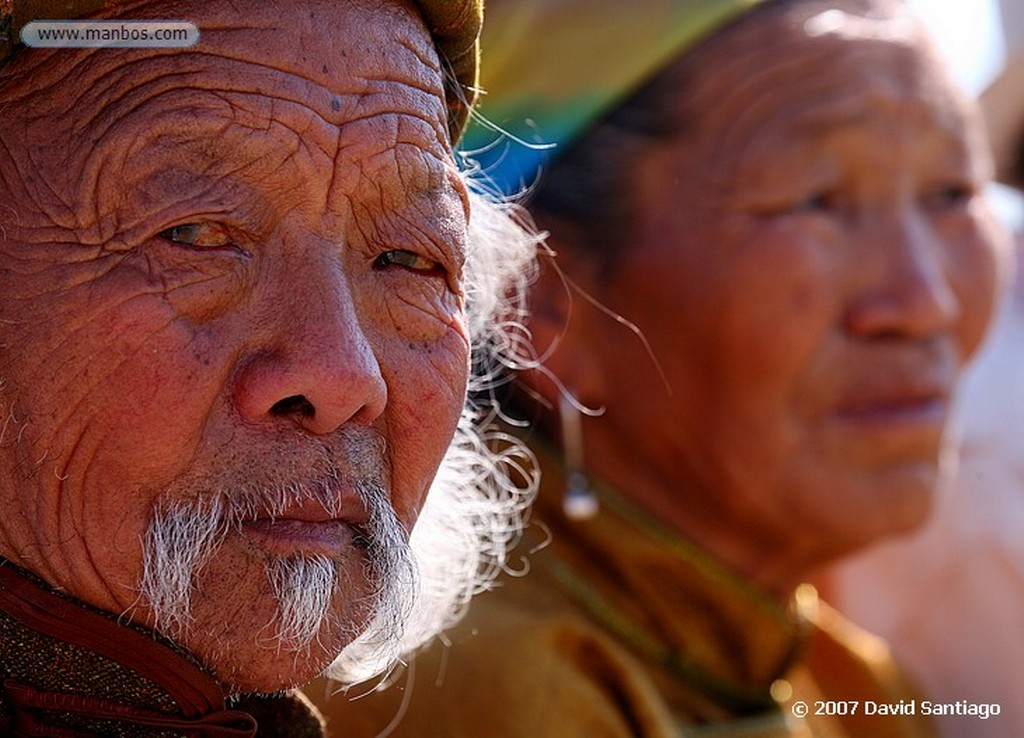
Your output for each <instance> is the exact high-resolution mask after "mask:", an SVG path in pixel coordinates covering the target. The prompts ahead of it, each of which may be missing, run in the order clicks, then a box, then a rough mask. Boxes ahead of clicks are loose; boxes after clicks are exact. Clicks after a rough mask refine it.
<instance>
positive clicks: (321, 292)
mask: <svg viewBox="0 0 1024 738" xmlns="http://www.w3.org/2000/svg"><path fill="white" fill-rule="evenodd" d="M326 271H327V274H325V273H324V272H323V271H318V272H317V274H315V275H312V276H311V278H310V279H309V280H301V279H297V280H296V284H292V285H291V286H290V288H286V289H283V290H282V291H283V292H285V293H286V294H287V293H290V294H287V297H284V298H280V299H275V300H273V302H274V303H276V304H275V305H274V306H273V307H272V308H271V309H270V310H263V311H261V313H262V314H263V315H266V316H267V322H269V324H270V326H271V327H270V330H267V331H263V330H261V331H260V333H261V335H265V336H267V339H266V340H265V341H264V342H263V344H262V345H261V346H260V347H259V348H257V349H255V350H254V351H253V352H252V353H251V354H250V355H249V356H248V357H246V359H244V360H243V363H242V368H241V369H240V370H239V372H238V374H237V375H236V380H235V385H234V394H235V402H236V405H237V408H238V411H239V412H240V414H241V415H242V417H243V419H245V420H247V421H249V422H252V423H274V422H281V421H287V422H294V423H297V424H298V425H299V426H300V427H302V428H304V429H306V430H308V431H309V432H311V433H315V434H326V433H330V432H332V431H334V430H336V429H337V428H339V427H340V426H342V425H344V424H345V423H358V424H362V425H368V424H370V423H372V422H373V421H374V420H375V419H376V418H377V417H378V416H379V415H380V414H381V413H382V412H383V411H384V406H385V405H386V403H387V386H386V384H385V383H384V378H383V376H382V374H381V370H380V365H379V364H378V362H377V357H376V356H375V354H374V351H373V348H372V346H371V345H370V342H369V340H368V339H367V336H366V334H365V333H364V330H363V327H362V325H361V324H360V321H359V318H358V316H357V311H356V309H355V305H354V303H353V300H352V297H351V290H350V288H349V286H348V283H347V280H346V279H345V278H344V275H343V274H339V273H334V275H333V276H330V272H331V271H332V270H330V269H328V270H326ZM299 285H301V286H299ZM276 294H277V295H279V296H280V295H281V292H277V293H276Z"/></svg>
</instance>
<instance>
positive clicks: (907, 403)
mask: <svg viewBox="0 0 1024 738" xmlns="http://www.w3.org/2000/svg"><path fill="white" fill-rule="evenodd" d="M949 412H950V389H949V387H948V385H946V383H943V382H939V381H935V380H933V379H931V378H920V379H909V380H907V379H905V380H904V381H901V382H898V383H892V384H889V385H884V384H882V385H878V386H874V387H865V388H862V389H860V390H858V391H856V392H853V393H850V394H849V395H847V397H845V398H844V399H843V400H842V401H841V402H840V403H839V405H838V407H837V409H836V412H835V416H834V417H835V418H836V419H837V420H838V421H839V422H840V423H841V424H843V425H844V426H846V427H853V428H856V429H858V430H863V431H876V432H888V433H901V434H902V433H907V434H917V433H928V434H932V435H934V434H939V433H941V432H942V431H943V429H944V428H945V426H946V422H947V420H948V419H949Z"/></svg>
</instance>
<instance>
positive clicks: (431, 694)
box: [327, 0, 1001, 738]
mask: <svg viewBox="0 0 1024 738" xmlns="http://www.w3.org/2000/svg"><path fill="white" fill-rule="evenodd" d="M488 13H489V16H488V24H487V29H489V31H488V30H485V36H486V37H485V39H484V44H485V48H486V52H485V54H486V55H485V58H486V59H487V62H486V64H485V66H484V68H483V70H482V74H483V84H484V88H485V89H486V90H487V95H486V97H485V102H484V104H483V113H484V115H486V116H488V117H489V119H490V120H491V121H493V122H494V123H495V124H496V125H497V126H499V127H501V128H503V129H506V130H508V131H510V133H511V138H508V137H502V136H500V135H499V134H497V133H495V132H494V131H493V130H484V129H478V130H477V135H476V137H475V138H471V139H470V140H469V142H468V146H470V147H473V146H475V147H476V148H475V153H476V154H477V155H478V156H480V157H481V159H482V160H483V161H485V165H484V172H485V173H486V174H488V175H490V176H491V177H492V178H493V179H494V181H495V182H496V183H498V184H499V185H500V186H502V187H503V188H505V189H507V190H511V191H516V190H519V189H521V188H523V187H524V186H525V187H526V188H528V196H527V200H526V202H527V205H528V206H529V208H530V210H531V212H532V213H533V215H534V216H535V218H536V220H537V223H538V225H539V226H540V227H541V228H543V229H545V230H548V231H549V232H550V239H549V244H550V246H551V248H552V250H553V251H554V253H555V259H554V260H553V261H552V262H551V263H549V264H548V265H547V268H546V269H545V270H543V272H542V274H541V276H540V279H539V281H538V283H537V284H536V285H535V288H534V290H533V293H532V296H531V313H532V314H531V318H530V323H529V328H530V330H531V331H532V334H533V337H534V340H535V342H536V346H537V349H538V352H539V355H540V358H541V359H542V361H543V368H542V369H541V370H536V371H531V372H525V373H523V374H522V375H521V376H520V378H519V381H518V382H517V385H516V388H515V391H516V398H515V400H516V402H515V405H516V406H517V407H518V410H519V415H518V417H519V418H524V419H525V420H526V421H527V422H528V424H529V427H530V428H533V429H535V430H531V431H528V437H527V438H528V441H529V442H530V443H531V445H532V446H533V447H534V448H535V449H536V451H537V454H538V457H539V460H540V465H541V469H542V483H541V484H542V489H541V492H540V496H539V501H538V503H537V507H536V509H535V514H534V525H533V533H534V538H533V541H532V542H533V543H534V545H535V551H534V552H533V553H532V554H531V555H530V556H529V559H528V563H529V571H528V572H526V575H525V576H523V577H521V578H518V579H513V580H509V581H507V582H506V586H505V587H504V588H502V589H501V590H500V591H499V592H497V593H495V594H492V595H487V596H485V597H484V598H482V599H481V601H479V602H477V603H476V604H474V606H473V608H472V610H471V612H470V614H469V616H468V621H467V622H466V623H465V624H464V626H461V627H460V628H458V629H457V630H456V631H454V632H453V633H452V635H451V636H450V646H448V647H442V648H435V649H433V650H431V651H429V652H426V653H425V654H423V655H422V656H421V657H420V658H418V659H417V660H416V661H414V662H413V663H412V664H411V665H410V667H409V669H408V670H407V671H405V672H404V673H399V674H396V675H395V677H394V679H393V682H394V683H395V684H394V686H393V687H392V688H391V689H390V690H384V691H381V692H373V693H370V694H368V695H365V696H364V697H363V698H362V699H358V700H356V701H354V702H351V703H349V702H346V701H345V700H344V699H335V701H333V702H331V703H329V704H328V705H327V710H328V712H329V713H330V714H331V718H332V720H333V724H334V725H336V726H338V727H339V729H340V728H342V727H343V729H344V731H345V735H346V736H371V735H389V734H393V735H398V736H488V738H511V737H513V736H515V737H517V738H518V737H522V738H527V737H529V738H544V737H545V736H551V737H556V736H557V738H583V737H584V736H586V737H587V738H591V737H593V736H613V737H620V736H621V737H623V738H624V737H625V736H648V737H653V736H658V737H661V738H668V737H669V736H678V735H712V734H713V735H716V736H740V735H743V736H762V737H768V736H794V737H795V736H830V737H831V738H836V737H842V736H857V737H861V736H872V737H873V738H883V737H886V736H893V737H895V736H905V737H909V736H923V735H929V734H930V728H929V725H928V720H927V717H926V716H925V715H922V714H921V711H920V710H918V711H917V714H914V715H908V714H896V715H889V716H886V715H882V714H877V713H878V712H879V711H877V710H876V711H875V713H876V714H865V713H866V712H867V711H866V709H865V705H866V704H867V701H871V702H873V703H874V704H876V705H879V704H881V705H885V706H887V707H889V706H894V707H889V709H888V710H886V711H893V712H900V710H901V706H906V705H909V704H910V703H909V700H912V699H913V698H914V697H915V696H916V693H915V692H914V691H913V690H912V689H911V688H910V686H909V685H908V683H907V682H906V681H905V680H904V678H903V676H902V674H901V672H900V671H899V669H898V668H897V667H896V665H895V664H894V662H893V660H892V659H891V657H890V655H889V651H888V649H887V647H886V645H885V643H884V642H882V641H881V640H880V639H877V638H875V637H873V636H871V635H868V634H867V633H865V632H864V631H862V630H860V629H859V628H857V627H855V626H854V625H852V624H851V623H849V622H847V621H846V620H845V619H844V618H842V617H841V616H839V615H838V613H836V612H835V611H834V610H832V609H831V608H829V607H828V606H827V605H825V604H824V603H822V602H820V601H819V599H818V597H817V594H816V592H815V590H814V588H813V587H810V586H809V585H807V584H805V582H806V581H807V580H808V579H809V578H810V577H811V576H812V575H813V574H814V573H816V572H817V570H819V569H820V568H821V567H823V566H825V565H827V564H831V563H832V562H834V561H835V560H837V559H839V558H841V557H843V556H846V555H848V554H850V553H851V552H854V551H857V550H860V549H862V548H863V547H865V546H867V545H869V544H872V543H874V542H876V541H878V540H880V539H884V538H886V537H888V536H892V535H895V534H897V533H901V532H905V531H907V530H911V529H914V528H915V527H917V526H918V525H920V524H921V523H922V522H923V521H924V520H925V518H926V517H927V515H928V512H929V511H930V509H931V506H932V502H933V496H934V489H935V487H936V483H937V482H938V480H939V479H940V478H941V477H942V476H943V474H944V473H945V462H946V461H947V460H948V458H949V454H948V453H947V451H948V450H949V448H948V444H947V440H948V439H947V438H946V435H945V428H946V421H947V419H948V413H949V406H950V402H951V393H952V391H953V387H954V385H955V384H956V381H957V379H958V377H959V375H960V372H961V369H962V367H963V366H964V364H965V362H966V361H967V359H968V358H969V357H970V356H972V355H973V353H974V352H975V350H976V348H977V347H978V345H979V344H980V342H981V340H982V336H983V334H984V332H985V330H986V328H987V325H988V322H989V318H990V316H991V313H992V308H993V304H994V300H995V295H996V283H997V281H998V277H999V274H1000V269H1001V264H1000V260H999V250H1000V249H999V246H1000V244H1001V242H1000V240H999V236H1000V234H999V231H998V228H997V227H996V224H995V221H994V218H992V216H991V214H990V213H989V211H988V208H987V203H986V202H985V201H984V199H983V198H982V197H981V196H980V192H981V191H982V189H983V188H984V186H985V183H986V181H987V176H988V172H989V168H990V162H989V158H988V152H987V149H986V147H985V145H984V136H983V135H982V130H981V123H980V119H979V117H978V114H977V110H976V108H975V106H974V105H973V103H972V102H971V101H970V100H969V99H968V98H967V97H966V96H965V95H963V94H962V93H961V92H960V91H959V90H958V89H956V87H955V85H954V84H953V82H952V81H951V79H950V78H949V76H948V73H947V71H946V70H945V68H944V67H943V65H942V62H941V60H940V58H939V56H938V53H937V52H936V51H935V49H934V48H933V46H932V45H931V44H930V42H929V40H928V39H927V38H926V36H925V35H924V33H923V31H922V28H921V26H920V25H919V24H918V23H917V22H916V21H915V20H914V18H912V17H911V16H910V15H909V14H908V11H907V9H906V7H905V6H904V4H903V3H901V2H893V1H891V0H769V1H768V2H765V3H760V4H759V3H754V2H742V1H740V0H731V1H729V0H690V1H688V2H683V1H676V2H672V1H665V0H646V1H645V2H643V3H623V2H620V1H619V0H606V1H605V2H594V1H593V0H591V1H589V2H584V1H583V0H491V1H490V2H489V3H488ZM487 34H489V36H487ZM536 142H540V144H541V145H531V144H534V143H536ZM545 142H555V143H557V146H556V147H550V146H545V145H543V144H544V143H545ZM854 705H856V707H854ZM853 713H856V714H853ZM708 731H712V732H708Z"/></svg>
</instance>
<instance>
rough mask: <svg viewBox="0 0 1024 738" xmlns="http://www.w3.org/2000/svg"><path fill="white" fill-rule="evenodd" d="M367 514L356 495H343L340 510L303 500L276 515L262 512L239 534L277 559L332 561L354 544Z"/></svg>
mask: <svg viewBox="0 0 1024 738" xmlns="http://www.w3.org/2000/svg"><path fill="white" fill-rule="evenodd" d="M368 517H369V512H368V510H367V508H366V506H365V505H364V504H363V501H362V499H361V498H360V497H359V496H358V495H356V494H345V495H344V496H343V497H342V502H341V505H340V509H337V510H328V509H327V507H325V506H324V504H322V503H321V502H319V501H317V500H312V499H303V500H302V501H300V502H296V503H295V504H294V505H290V506H289V507H287V508H286V509H285V510H283V511H280V512H275V513H271V512H266V513H262V514H260V515H259V517H257V518H256V519H255V520H251V521H247V522H243V523H242V525H241V529H242V533H243V534H245V535H246V536H247V537H249V538H250V539H251V540H252V541H253V542H254V543H256V544H257V545H258V546H259V548H261V549H263V550H266V551H268V552H270V553H272V554H275V555H280V556H294V555H296V554H303V555H321V556H328V557H331V558H336V557H338V556H339V555H341V554H342V553H343V552H344V551H345V549H347V548H350V547H351V546H353V545H358V542H359V539H360V538H361V537H362V535H361V534H362V527H363V526H364V525H365V524H366V521H367V519H368Z"/></svg>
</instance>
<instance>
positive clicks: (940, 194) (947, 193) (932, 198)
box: [924, 184, 975, 208]
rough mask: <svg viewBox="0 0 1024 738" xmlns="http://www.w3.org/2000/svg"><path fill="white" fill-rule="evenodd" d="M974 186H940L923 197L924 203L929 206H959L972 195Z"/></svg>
mask: <svg viewBox="0 0 1024 738" xmlns="http://www.w3.org/2000/svg"><path fill="white" fill-rule="evenodd" d="M974 192H975V191H974V187H972V186H971V185H967V184H955V185H950V186H948V187H941V188H939V189H937V190H936V191H934V192H932V193H931V194H928V195H926V196H925V197H924V203H925V205H926V206H927V207H930V208H951V207H952V208H955V207H959V206H961V205H963V204H965V203H966V202H968V201H969V200H970V199H971V198H973V197H974Z"/></svg>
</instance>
